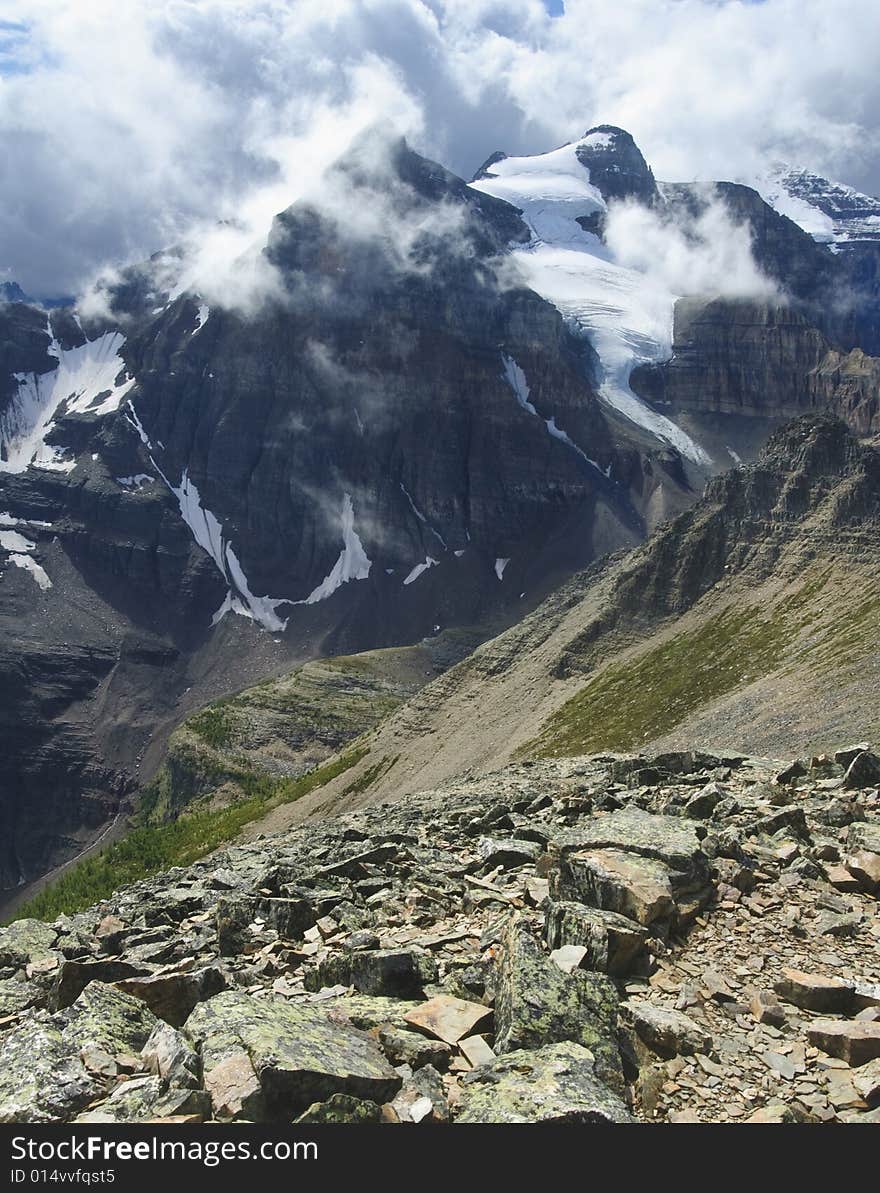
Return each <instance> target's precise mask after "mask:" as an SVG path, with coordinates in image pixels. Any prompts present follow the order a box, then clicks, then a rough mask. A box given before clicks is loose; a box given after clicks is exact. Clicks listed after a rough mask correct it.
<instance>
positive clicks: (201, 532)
mask: <svg viewBox="0 0 880 1193" xmlns="http://www.w3.org/2000/svg"><path fill="white" fill-rule="evenodd" d="M128 409H129V411H130V412H131V415H130V417H129V415H128V414H126V417H127V418H128V421H129V422H130V424H131V425H132V426H133V427H134V428H135V430H136V431H137V433H138V435H139V436H140V439H141V442H142V443H143V444H144V445H145V447H146V448H147V451H148V453H149V456H150V463H151V464H152V465H153V467H154V468H155V469H156V472H157V473H158V474H159V476H160V477H161V478H162V480H163V481H164V482H165V484H166V485H167V486H168V488H169V489H170V490H171V492H172V493H173V494H174V496H175V497H176V498H177V504H178V506H179V507H180V516H181V517H182V518H183V520H184V522H185V523H186V524H187V526H188V527H189V528H190V531H191V532H192V536H193V538H194V539H195V541H196V542H197V543H198V544H199V546H200V547H201V548H202V550H203V551H206V552H207V553H208V555H210V557H211V559H212V560H213V561H214V564H215V565H216V567H217V570H218V571H219V572H220V574H221V575H222V576H223V579H224V580H225V581H226V583H227V584H228V585H229V592H228V593H227V598H226V600H224V602H223V604H222V605H221V606H220V608H219V609H218V610H217V612H216V613H215V614H214V616H213V618H212V619H211V625H217V623H218V622H219V621H221V620H222V619H223V617H224V616H225V615H226V614H227V613H229V612H233V613H239V614H242V615H243V616H247V617H252V618H253V620H254V621H256V622H259V624H260V625H261V626H262V627H263V628H264V629H266V630H284V629H285V628H286V626H287V621H286V620H284V621H282V619H281V618H280V617H279V616H278V614H277V612H276V610H277V608H278V606H279V605H289V604H293V603H294V602H292V601H288V600H287V599H286V598H283V597H281V598H278V599H275V598H273V597H269V596H255V595H254V593H253V592H252V591H251V588H250V585H249V583H248V579H247V576H246V575H245V573H244V569H243V568H242V566H241V563H240V562H239V559H238V556H237V555H236V554H235V552H234V551H233V550H232V547H231V545H230V544H229V543H228V542H227V541H226V536H225V532H224V529H223V524H222V523H221V521H220V519H219V518H218V517H217V516H216V515H215V514H213V513H212V512H211V510H209V509H206V508H205V507H204V506H203V505H202V499H201V496H200V494H199V491H198V489H197V487H196V485H195V483H194V482H193V481H192V480H190V477H189V472H188V470H187V469H184V471H183V476H182V477H181V478H180V484H179V485H172V483H171V481H170V480H169V479H168V477H167V476H166V475H165V473H164V472H163V471H162V469H161V468H160V467H159V465H158V464H157V463H156V461H155V459H154V457H153V454H152V451H153V445H152V443H151V441H150V438H149V436H148V435H147V433H146V431H145V430H144V428H143V425H142V423H141V420H140V419H139V418H138V415H137V411H136V410H135V408H134V406H133V404H132V403H131V401H129V403H128ZM159 446H160V447H161V446H162V444H161V443H160V444H159ZM138 479H146V480H150V479H151V478H150V477H148V476H147V475H146V473H140V474H139V475H138V476H137V477H123V478H122V480H123V481H124V480H131V481H136V480H138Z"/></svg>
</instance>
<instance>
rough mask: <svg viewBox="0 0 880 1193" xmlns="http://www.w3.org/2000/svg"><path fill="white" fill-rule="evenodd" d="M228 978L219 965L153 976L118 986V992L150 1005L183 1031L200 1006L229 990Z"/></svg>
mask: <svg viewBox="0 0 880 1193" xmlns="http://www.w3.org/2000/svg"><path fill="white" fill-rule="evenodd" d="M227 984H228V983H227V979H226V975H225V974H224V972H223V971H222V970H221V969H218V968H217V966H216V965H208V966H205V967H204V968H203V969H194V970H190V971H188V972H182V973H180V972H178V973H173V972H172V973H161V974H152V975H149V976H147V977H138V978H127V979H123V980H122V981H120V982H116V983H115V985H116V987H117V989H119V990H124V991H125V992H126V993H127V994H132V995H134V997H135V998H139V999H140V1000H141V1002H144V1003H146V1005H147V1006H148V1007H149V1008H150V1010H151V1011H152V1012H153V1014H154V1015H156V1016H157V1017H158V1018H159V1019H164V1020H165V1022H166V1023H170V1024H171V1025H172V1027H180V1026H181V1025H182V1024H184V1023H185V1022H186V1020H187V1018H188V1017H189V1015H190V1013H191V1011H192V1009H193V1007H194V1006H195V1005H196V1003H199V1002H204V1001H205V999H207V998H212V997H213V996H214V995H215V994H219V993H220V991H221V990H225V989H226V986H227Z"/></svg>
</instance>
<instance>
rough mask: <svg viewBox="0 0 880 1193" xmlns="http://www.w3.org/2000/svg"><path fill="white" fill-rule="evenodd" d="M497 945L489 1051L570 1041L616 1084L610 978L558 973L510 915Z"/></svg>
mask: <svg viewBox="0 0 880 1193" xmlns="http://www.w3.org/2000/svg"><path fill="white" fill-rule="evenodd" d="M501 949H502V951H501V957H500V964H499V973H498V991H497V995H496V999H495V1051H496V1052H498V1053H504V1052H514V1051H518V1050H520V1049H523V1048H542V1047H543V1046H544V1045H545V1044H553V1043H558V1042H560V1041H564V1040H571V1041H574V1042H575V1043H577V1044H581V1045H582V1046H583V1047H585V1048H589V1049H590V1051H591V1052H592V1053H593V1055H594V1057H595V1062H596V1071H597V1073H598V1074H599V1076H600V1077H601V1078H602V1079H603V1080H604V1081H605V1082H606V1083H608V1084H610V1085H612V1086H614V1087H615V1088H620V1089H622V1086H623V1078H622V1073H621V1067H620V1054H619V1050H618V1045H617V1008H618V997H617V991H616V989H615V988H614V985H613V983H612V982H611V981H610V979H609V978H607V977H606V976H605V975H604V974H599V973H589V972H587V971H585V970H576V971H574V972H573V973H571V974H566V973H563V972H562V970H561V969H559V967H558V966H556V965H554V964H553V962H552V961H551V960H550V958H549V957H548V956H547V954H546V953H544V952H542V950H541V948H540V946H539V944H538V942H537V941H536V940H535V939H534V937H533V936H532V935H531V933H530V931H529V929H528V927H527V926H526V924H524V923H523V922H522V921H521V920H520V919H519V917H518V916H517V915H516V914H514V915H512V916H511V917H510V919H509V921H508V925H507V928H506V930H505V933H504V936H503V938H502V942H501Z"/></svg>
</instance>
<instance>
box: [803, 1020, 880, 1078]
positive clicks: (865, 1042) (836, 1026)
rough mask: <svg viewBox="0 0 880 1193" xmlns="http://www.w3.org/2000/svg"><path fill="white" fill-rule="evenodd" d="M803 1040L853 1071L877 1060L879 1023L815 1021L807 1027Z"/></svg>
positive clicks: (879, 1044) (879, 1043)
mask: <svg viewBox="0 0 880 1193" xmlns="http://www.w3.org/2000/svg"><path fill="white" fill-rule="evenodd" d="M807 1039H808V1040H809V1041H810V1043H811V1044H813V1045H814V1046H815V1047H816V1048H821V1049H822V1051H823V1052H827V1053H828V1055H829V1056H836V1057H838V1058H839V1059H840V1060H845V1061H846V1063H847V1064H848V1065H851V1066H852V1067H853V1068H857V1067H858V1066H860V1065H866V1064H867V1063H868V1061H872V1060H876V1059H877V1057H880V1023H872V1022H870V1021H868V1020H864V1019H816V1020H815V1021H814V1022H813V1023H811V1024H810V1025H809V1026H808V1028H807Z"/></svg>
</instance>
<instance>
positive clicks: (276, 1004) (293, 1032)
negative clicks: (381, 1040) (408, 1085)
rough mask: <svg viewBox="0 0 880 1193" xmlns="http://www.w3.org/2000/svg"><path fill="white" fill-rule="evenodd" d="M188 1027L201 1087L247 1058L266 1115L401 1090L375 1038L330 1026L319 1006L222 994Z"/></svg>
mask: <svg viewBox="0 0 880 1193" xmlns="http://www.w3.org/2000/svg"><path fill="white" fill-rule="evenodd" d="M186 1030H187V1034H188V1035H189V1036H190V1037H191V1038H192V1040H193V1041H194V1043H195V1045H196V1047H197V1048H198V1049H199V1051H200V1052H201V1056H202V1064H203V1066H204V1072H205V1085H206V1087H208V1088H210V1087H211V1081H210V1078H211V1074H212V1071H213V1070H215V1069H216V1068H217V1067H218V1066H220V1065H221V1064H223V1063H224V1062H229V1061H230V1060H233V1061H237V1062H238V1063H241V1058H242V1057H243V1056H244V1057H247V1059H248V1060H249V1061H250V1064H251V1066H252V1067H253V1071H254V1074H255V1075H256V1078H257V1080H258V1082H259V1086H260V1090H261V1092H262V1095H263V1099H264V1104H265V1113H266V1114H267V1116H268V1117H271V1118H276V1117H281V1116H284V1117H287V1118H289V1117H291V1116H292V1115H295V1114H301V1113H302V1112H303V1111H305V1110H306V1109H307V1108H308V1107H309V1106H310V1105H311V1104H312V1103H313V1102H322V1101H326V1100H327V1099H328V1098H330V1097H331V1096H332V1095H333V1094H337V1093H341V1094H350V1095H351V1096H352V1097H355V1098H365V1099H367V1100H368V1101H373V1102H379V1103H380V1104H381V1103H383V1102H387V1101H390V1100H391V1098H393V1097H394V1095H395V1094H396V1093H397V1091H398V1089H399V1088H400V1084H401V1079H400V1077H399V1076H398V1074H397V1073H395V1072H394V1070H393V1069H392V1068H391V1066H390V1065H389V1064H388V1062H387V1060H386V1059H385V1057H384V1056H383V1055H382V1053H381V1052H380V1050H379V1047H378V1045H377V1043H376V1041H375V1040H373V1039H372V1038H371V1037H369V1036H367V1035H365V1034H364V1033H363V1032H361V1031H359V1030H357V1029H356V1028H354V1027H351V1026H350V1025H349V1024H348V1023H344V1022H339V1021H334V1019H332V1018H330V1017H329V1016H328V1014H327V1011H326V1010H325V1009H324V1008H323V1007H322V1006H321V1004H320V1003H314V1004H310V1003H304V1004H298V1005H297V1004H293V1003H290V1002H288V1001H287V1000H286V999H283V998H278V997H276V996H273V997H271V998H261V999H254V998H251V997H249V996H248V995H247V994H245V993H244V992H242V991H237V990H227V991H224V992H223V993H222V994H218V995H216V996H215V997H214V998H212V999H209V1000H208V1001H207V1002H203V1003H199V1005H198V1006H197V1007H196V1009H195V1010H194V1011H193V1013H192V1014H191V1015H190V1017H189V1019H188V1020H187V1023H186ZM245 1076H246V1074H245Z"/></svg>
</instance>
